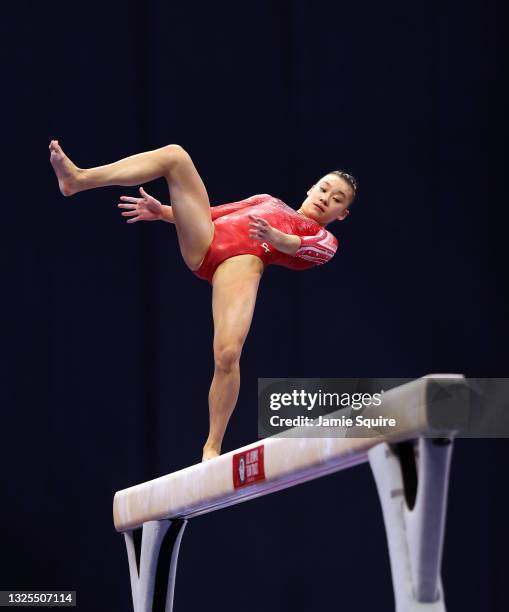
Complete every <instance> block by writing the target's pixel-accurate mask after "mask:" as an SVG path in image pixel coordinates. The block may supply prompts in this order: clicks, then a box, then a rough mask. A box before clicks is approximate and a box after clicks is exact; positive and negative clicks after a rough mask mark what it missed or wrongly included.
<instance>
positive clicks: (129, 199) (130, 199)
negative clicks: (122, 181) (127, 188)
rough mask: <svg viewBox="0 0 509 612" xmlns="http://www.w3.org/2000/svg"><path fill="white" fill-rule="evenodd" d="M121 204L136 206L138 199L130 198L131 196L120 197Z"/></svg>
mask: <svg viewBox="0 0 509 612" xmlns="http://www.w3.org/2000/svg"><path fill="white" fill-rule="evenodd" d="M120 199H121V200H122V202H132V203H133V204H137V203H138V202H139V200H140V198H132V197H131V196H120Z"/></svg>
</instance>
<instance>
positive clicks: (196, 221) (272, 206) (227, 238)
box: [49, 140, 357, 461]
mask: <svg viewBox="0 0 509 612" xmlns="http://www.w3.org/2000/svg"><path fill="white" fill-rule="evenodd" d="M49 150H50V161H51V164H52V166H53V169H54V171H55V173H56V175H57V178H58V184H59V187H60V191H61V192H62V194H63V195H65V196H71V195H73V194H75V193H78V192H79V191H84V190H86V189H94V188H96V187H105V186H110V185H120V186H126V187H132V186H135V185H141V184H144V183H148V182H149V181H153V180H154V179H157V178H161V177H164V178H165V179H166V181H167V183H168V187H169V191H170V202H171V204H170V205H169V206H165V205H162V204H161V203H160V202H159V201H158V200H156V199H155V198H153V197H152V196H150V195H149V194H148V193H147V192H146V191H145V190H144V189H143V187H140V188H139V192H140V197H139V198H135V197H131V196H121V198H120V200H121V202H120V203H119V204H118V206H119V208H121V209H123V210H124V212H122V216H124V217H128V220H127V223H136V222H138V221H156V220H161V221H166V222H168V223H173V224H174V225H175V227H176V230H177V237H178V242H179V247H180V252H181V254H182V257H183V259H184V262H185V263H186V265H187V266H188V268H189V269H190V270H191V271H193V272H194V274H196V275H197V276H198V277H200V278H203V279H206V280H208V281H209V282H210V284H211V285H212V314H213V321H214V347H213V348H214V366H215V367H214V377H213V379H212V384H211V386H210V391H209V418H210V423H209V426H210V429H209V435H208V438H207V441H206V442H205V445H204V447H203V459H202V460H203V461H206V460H208V459H212V458H213V457H217V456H218V455H219V454H220V453H221V444H222V441H223V437H224V434H225V431H226V427H227V424H228V421H229V419H230V416H231V414H232V412H233V410H234V408H235V404H236V403H237V398H238V394H239V387H240V369H239V361H240V355H241V351H242V347H243V345H244V341H245V339H246V336H247V334H248V331H249V328H250V325H251V320H252V318H253V311H254V306H255V302H256V295H257V292H258V286H259V283H260V279H261V276H262V274H263V271H264V269H265V267H266V266H267V265H269V264H278V265H281V266H285V267H287V268H291V269H293V270H305V269H307V268H311V267H313V266H315V265H319V264H323V263H325V262H327V261H329V260H330V259H331V258H332V257H333V255H334V253H335V252H336V249H337V245H338V243H337V240H336V238H335V237H334V236H333V235H332V234H331V233H329V232H328V231H327V230H326V229H325V226H326V225H327V224H328V223H331V222H332V221H335V220H340V221H342V220H344V219H345V218H346V217H347V215H348V213H349V206H350V204H351V203H352V201H353V199H354V197H355V195H356V191H357V183H356V181H355V179H354V178H353V177H352V176H351V175H349V174H347V173H346V172H343V171H340V170H334V171H332V172H330V173H328V174H326V175H325V176H323V177H322V178H321V179H320V180H319V181H318V182H317V183H316V184H315V185H313V186H312V187H311V188H310V189H309V191H308V192H307V197H306V199H305V200H304V202H303V203H302V205H301V207H300V208H299V210H298V211H295V210H294V209H292V208H290V207H289V206H287V205H286V204H284V203H283V202H282V201H281V200H278V199H277V198H274V197H272V196H270V195H267V194H263V195H255V196H252V197H250V198H247V199H246V200H241V201H240V202H234V203H232V204H224V205H222V206H213V207H211V206H210V203H209V198H208V195H207V191H206V189H205V185H204V184H203V181H202V180H201V178H200V175H199V174H198V172H197V170H196V168H195V166H194V163H193V161H192V159H191V157H190V156H189V155H188V153H187V152H186V151H185V150H184V149H183V148H182V147H181V146H179V145H167V146H165V147H162V148H160V149H156V150H154V151H147V152H145V153H139V154H137V155H132V156H130V157H127V158H125V159H121V160H120V161H117V162H114V163H112V164H108V165H105V166H99V167H96V168H87V169H82V168H78V167H77V166H76V165H75V164H74V163H73V162H72V161H71V160H70V159H69V158H68V157H67V156H66V155H65V153H64V152H63V150H62V148H61V147H60V145H59V143H58V141H57V140H52V141H51V142H50V145H49Z"/></svg>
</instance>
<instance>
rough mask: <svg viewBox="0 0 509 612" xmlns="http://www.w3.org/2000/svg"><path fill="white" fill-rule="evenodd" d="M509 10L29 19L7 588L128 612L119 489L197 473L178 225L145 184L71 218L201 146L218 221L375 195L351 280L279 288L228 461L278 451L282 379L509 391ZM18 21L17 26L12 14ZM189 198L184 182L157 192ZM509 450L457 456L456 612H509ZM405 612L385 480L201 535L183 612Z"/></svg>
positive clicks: (334, 484)
mask: <svg viewBox="0 0 509 612" xmlns="http://www.w3.org/2000/svg"><path fill="white" fill-rule="evenodd" d="M500 7H501V5H498V4H497V2H495V1H494V0H488V1H486V0H484V1H482V2H481V0H470V1H468V2H464V1H460V0H456V1H452V0H445V1H441V2H439V1H438V0H433V1H431V2H417V3H408V2H406V1H405V2H404V1H402V0H391V1H389V2H385V3H380V2H368V1H365V0H358V1H357V2H332V1H324V0H322V1H315V2H311V1H304V0H300V1H295V2H281V1H276V0H271V1H270V2H269V1H268V0H265V1H259V2H256V3H250V4H248V3H239V2H226V1H223V0H221V1H219V2H213V3H203V4H200V3H185V2H178V3H177V2H162V1H160V0H151V1H147V2H142V1H141V0H138V1H137V2H135V1H133V0H126V1H124V2H122V3H120V2H115V3H108V2H97V1H96V0H91V1H88V2H60V1H58V2H51V3H43V2H38V3H36V2H33V3H30V2H26V1H24V0H20V1H18V2H16V3H11V5H10V6H9V8H8V9H7V11H6V12H4V14H3V17H2V20H1V28H2V32H1V34H2V37H1V38H2V44H3V46H4V49H3V52H2V58H3V61H2V66H3V69H2V72H3V74H2V90H3V92H2V110H3V113H2V115H3V116H2V118H3V122H2V123H3V137H4V142H3V146H2V192H3V197H2V209H3V210H2V212H3V214H2V224H1V231H2V240H1V242H2V247H3V248H2V250H3V254H2V270H3V272H2V277H3V278H2V296H3V297H2V303H3V306H4V309H5V310H4V315H3V316H2V323H3V326H2V328H3V331H2V348H3V355H4V359H3V365H2V368H1V371H2V376H3V378H4V384H2V392H1V399H2V402H1V411H2V412H1V414H2V418H1V422H0V427H1V432H2V438H1V441H0V447H1V455H0V482H1V494H0V504H1V505H0V508H1V509H0V519H1V545H0V550H1V556H0V589H31V590H35V589H46V590H48V589H76V590H77V591H78V601H79V609H81V610H91V611H93V610H112V611H113V610H115V611H121V610H122V611H126V610H129V609H130V605H131V604H130V588H129V578H128V568H127V558H126V554H125V549H124V543H123V541H122V537H121V536H120V535H118V534H117V533H116V532H115V530H114V528H113V523H112V516H111V505H112V498H113V494H114V492H115V491H116V490H118V489H122V488H125V487H127V486H130V485H132V484H136V483H138V482H141V481H144V480H147V479H150V478H153V477H155V476H158V475H162V474H165V473H169V472H171V471H174V470H176V469H180V468H182V467H185V466H187V465H189V464H192V463H195V462H197V461H198V460H199V458H200V456H201V447H202V444H203V442H204V439H205V436H206V431H207V420H208V419H207V403H206V400H207V390H208V384H209V381H210V377H211V375H212V370H213V360H212V350H211V339H212V326H211V314H210V310H211V309H210V287H209V286H208V284H207V283H206V282H204V281H200V280H199V279H197V278H196V277H194V276H193V275H192V274H191V273H189V271H188V270H187V269H186V268H185V266H184V264H183V262H182V261H181V258H180V255H179V251H178V246H177V241H176V236H175V232H174V228H173V227H171V226H169V225H167V224H163V223H159V224H157V223H152V224H148V223H147V224H142V223H140V224H136V225H133V226H126V225H125V223H124V221H123V220H122V219H121V217H120V215H119V213H118V210H117V208H116V203H117V201H118V197H119V196H120V195H121V194H123V193H131V194H134V193H135V189H125V188H124V189H122V188H108V189H103V190H98V191H90V192H85V193H81V194H78V195H77V196H75V197H73V198H71V199H65V198H63V197H62V196H61V195H60V193H59V191H58V189H57V184H56V181H55V178H54V176H53V174H52V170H51V167H50V165H49V162H48V151H47V146H48V143H49V140H50V139H51V138H58V139H59V140H60V142H61V144H62V146H63V147H64V150H65V151H66V152H67V153H68V154H69V155H70V156H71V158H72V159H73V160H74V161H75V162H76V163H77V164H78V166H81V167H87V166H92V165H98V164H102V163H107V162H110V161H113V160H115V159H118V158H120V157H124V156H126V155H129V154H132V153H135V152H138V151H140V150H146V149H151V148H156V147H159V146H163V145H165V144H168V143H179V144H181V145H182V146H184V147H185V148H186V149H187V150H188V151H189V153H190V154H191V156H192V157H193V159H194V161H195V163H196V165H197V167H198V170H199V171H200V173H201V175H202V177H203V179H204V181H205V184H206V185H207V188H208V191H209V196H210V199H211V202H212V203H214V204H220V203H223V202H228V201H232V200H238V199H242V198H244V197H247V196H249V195H252V194H254V193H270V194H272V195H274V196H277V197H280V198H281V199H283V200H284V201H285V202H287V203H288V204H290V205H292V206H294V207H298V206H299V204H300V203H301V202H302V200H303V199H304V197H305V192H306V190H307V189H308V188H309V186H310V185H311V184H312V183H313V181H314V180H315V179H316V178H318V177H319V176H320V175H322V174H324V173H325V172H327V171H329V170H330V169H333V168H344V169H346V170H348V171H349V172H351V173H353V174H354V175H355V176H356V177H357V178H358V180H359V184H360V190H359V196H358V200H357V201H356V202H355V204H354V205H353V207H352V211H351V214H350V216H349V218H348V219H347V220H346V221H345V222H344V223H337V224H335V225H333V226H331V229H332V231H333V232H334V233H335V234H336V235H337V237H338V238H339V241H340V250H339V252H338V255H337V256H336V257H335V258H334V259H333V261H332V262H331V263H330V264H328V265H327V266H324V267H322V268H319V269H314V270H311V271H309V272H306V273H295V272H291V271H289V270H285V269H281V268H269V269H268V270H267V273H266V274H265V277H264V279H263V282H262V286H261V290H260V293H259V300H258V305H257V310H256V313H255V318H254V321H253V326H252V330H251V334H250V337H249V338H248V340H247V342H246V346H245V350H244V355H243V359H242V364H241V366H242V389H241V396H240V400H239V404H238V407H237V410H236V412H235V414H234V417H233V419H232V422H231V425H230V428H229V430H228V432H227V437H226V439H225V445H224V450H232V449H235V448H237V447H239V446H241V445H244V444H247V443H249V442H252V441H254V440H255V439H256V430H257V418H256V410H257V405H256V404H257V395H256V389H257V378H258V377H287V376H293V377H298V376H302V377H313V376H317V377H341V376H345V377H346V376H353V377H356V376H376V377H383V376H408V377H418V376H421V375H424V374H426V373H430V372H460V373H464V374H465V375H468V376H477V377H480V376H507V364H508V361H507V332H508V323H507V315H506V313H507V307H508V302H507V300H506V298H505V297H504V295H503V290H504V286H505V285H506V284H507V265H506V242H507V239H506V234H507V229H506V228H507V217H508V215H507V194H506V190H505V177H504V170H505V165H503V149H502V135H501V123H502V114H503V111H502V108H503V105H502V102H501V99H500V95H499V93H500V92H499V81H498V79H499V76H500V74H499V72H500V68H499V64H498V56H499V53H500V51H501V45H502V25H501V24H502V19H501V9H500ZM4 11H5V8H4ZM147 189H148V191H149V192H150V193H152V194H154V195H155V196H157V197H160V198H162V199H163V200H165V199H167V193H166V187H165V185H164V183H163V182H162V181H161V182H157V183H154V184H153V185H152V184H151V185H149V186H147ZM507 449H508V445H507V442H506V441H503V440H459V441H458V442H457V443H456V448H455V455H454V459H453V468H452V474H451V491H450V501H449V511H448V525H447V533H446V541H445V553H444V563H443V579H444V585H445V593H446V600H447V602H448V610H450V611H455V610H462V611H463V610H469V611H470V610H476V611H477V610H482V611H501V610H506V609H507V602H508V599H509V598H508V596H507V594H506V592H505V591H506V577H507V571H508V563H507V556H506V551H507V548H508V545H509V532H508V528H507V513H508V505H509V504H508V493H507V467H506V466H507ZM375 606H376V609H377V610H384V611H385V610H387V611H389V610H393V603H392V587H391V582H390V573H389V564H388V556H387V552H386V544H385V535H384V530H383V525H382V517H381V512H380V508H379V503H378V499H377V495H376V492H375V487H374V484H373V482H372V478H371V475H370V473H369V469H368V467H367V466H362V467H358V468H355V469H353V470H349V471H347V472H343V473H339V474H336V475H334V476H329V477H327V478H325V479H322V480H319V481H316V482H312V483H309V484H305V485H302V486H300V487H296V488H293V489H290V490H288V491H285V492H283V493H278V494H277V495H271V496H268V497H266V498H263V499H259V500H255V501H252V502H250V503H248V504H244V505H240V506H237V507H233V508H230V509H227V510H224V511H221V512H218V513H213V514H211V515H207V516H204V517H201V518H196V519H193V521H192V522H191V524H190V525H189V526H188V527H187V530H186V533H185V536H184V539H183V543H182V548H181V554H180V563H179V569H178V578H177V591H176V611H177V612H178V611H180V610H197V609H204V608H206V609H208V610H221V611H225V612H226V611H239V610H242V611H246V612H248V611H259V610H266V611H267V612H268V611H271V610H274V611H276V610H278V611H280V610H281V611H287V610H292V611H294V610H295V611H301V610H304V611H315V610H317V611H318V610H326V609H338V610H339V609H342V610H343V609H344V610H372V609H374V608H375Z"/></svg>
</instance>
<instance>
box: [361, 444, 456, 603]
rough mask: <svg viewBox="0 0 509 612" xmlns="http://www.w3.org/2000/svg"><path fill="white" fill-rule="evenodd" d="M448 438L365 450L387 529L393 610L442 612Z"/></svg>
mask: <svg viewBox="0 0 509 612" xmlns="http://www.w3.org/2000/svg"><path fill="white" fill-rule="evenodd" d="M451 454H452V441H451V440H449V439H440V440H432V439H423V438H421V439H419V441H418V442H416V443H403V444H400V445H395V446H393V447H391V446H389V445H387V444H386V443H383V444H379V445H378V446H376V447H374V448H373V449H372V450H371V451H369V462H370V464H371V469H372V471H373V475H374V477H375V481H376V485H377V489H378V493H379V496H380V501H381V504H382V511H383V515H384V522H385V527H386V532H387V541H388V546H389V555H390V561H391V570H392V582H393V586H394V598H395V601H396V612H425V611H427V612H445V602H444V593H443V588H442V581H441V578H440V565H441V561H442V547H443V539H444V528H445V510H446V502H447V489H448V482H449V467H450V461H451Z"/></svg>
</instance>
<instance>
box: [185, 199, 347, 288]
mask: <svg viewBox="0 0 509 612" xmlns="http://www.w3.org/2000/svg"><path fill="white" fill-rule="evenodd" d="M210 212H211V215H212V221H213V223H214V238H213V240H212V243H211V245H210V247H209V250H208V251H207V254H206V255H205V259H204V260H203V261H202V263H201V265H200V267H199V268H198V269H197V270H195V271H194V273H195V274H196V275H197V276H199V277H200V278H203V279H206V280H208V281H209V282H212V277H213V275H214V272H215V271H216V269H217V267H218V266H219V264H221V263H222V262H223V261H225V259H228V258H230V257H235V255H245V254H249V255H256V256H257V257H259V258H260V259H261V260H262V261H263V264H264V266H268V265H270V264H277V265H280V266H285V267H286V268H291V269H292V270H306V269H307V268H312V267H313V266H316V265H319V264H323V263H326V262H327V261H329V260H330V259H331V258H332V257H333V255H334V253H335V252H336V249H337V248H338V241H337V240H336V238H335V237H334V236H333V235H332V234H331V233H330V232H328V231H327V230H326V229H325V228H324V227H323V226H321V225H320V224H318V223H317V222H316V221H313V220H312V219H309V218H308V217H306V216H304V215H301V214H300V213H298V212H296V211H295V210H293V208H290V207H289V206H287V205H286V204H285V203H284V202H282V201H281V200H278V199H277V198H273V197H272V196H270V195H268V194H262V195H255V196H252V197H250V198H248V199H247V200H241V201H240V202H233V203H232V204H223V205H222V206H213V207H212V208H211V209H210ZM249 215H256V216H259V217H262V218H263V219H265V220H266V221H267V222H268V223H270V225H271V226H272V227H275V228H276V229H278V230H280V231H281V232H284V233H285V234H294V235H296V236H300V238H301V246H300V248H299V250H298V251H297V252H296V253H295V254H294V255H287V254H286V253H282V252H281V251H278V250H277V249H275V248H274V247H273V246H272V244H270V243H268V242H259V241H258V240H254V239H252V238H250V237H249V221H250V219H249Z"/></svg>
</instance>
